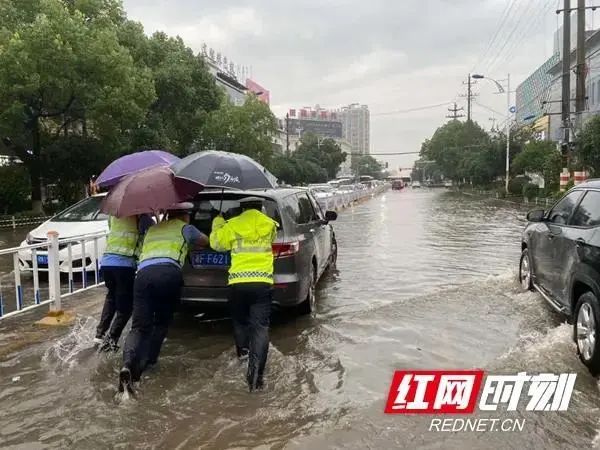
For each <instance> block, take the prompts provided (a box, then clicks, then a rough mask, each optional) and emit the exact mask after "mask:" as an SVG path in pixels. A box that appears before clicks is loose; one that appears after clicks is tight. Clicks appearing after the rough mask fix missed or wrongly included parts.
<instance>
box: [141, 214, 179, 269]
mask: <svg viewBox="0 0 600 450" xmlns="http://www.w3.org/2000/svg"><path fill="white" fill-rule="evenodd" d="M186 225H187V224H186V223H185V222H184V221H183V220H179V219H172V220H167V221H166V222H160V223H159V224H157V225H153V226H151V227H150V228H149V229H148V232H147V233H146V237H145V238H144V245H143V246H142V254H141V256H140V262H143V261H145V260H147V259H151V258H170V259H172V260H174V261H177V262H178V263H179V265H180V266H182V267H183V265H184V264H185V258H186V257H187V253H188V245H187V243H186V241H185V238H184V237H183V227H184V226H186Z"/></svg>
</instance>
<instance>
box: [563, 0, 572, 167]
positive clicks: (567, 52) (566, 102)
mask: <svg viewBox="0 0 600 450" xmlns="http://www.w3.org/2000/svg"><path fill="white" fill-rule="evenodd" d="M570 110H571V0H564V11H563V51H562V105H561V119H562V126H563V133H564V134H563V148H565V149H566V155H567V166H568V164H569V163H570V162H571V155H570V153H571V150H570V149H569V126H570Z"/></svg>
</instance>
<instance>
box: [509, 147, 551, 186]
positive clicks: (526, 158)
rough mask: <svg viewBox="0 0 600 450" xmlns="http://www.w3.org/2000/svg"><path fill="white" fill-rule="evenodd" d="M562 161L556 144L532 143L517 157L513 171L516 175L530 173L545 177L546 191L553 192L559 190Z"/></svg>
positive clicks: (513, 164)
mask: <svg viewBox="0 0 600 450" xmlns="http://www.w3.org/2000/svg"><path fill="white" fill-rule="evenodd" d="M561 160H562V157H561V154H560V152H559V151H558V150H557V149H556V144H555V143H553V142H549V141H531V142H528V143H527V144H525V147H524V150H523V151H522V152H521V153H519V154H518V155H517V156H516V157H515V159H514V161H513V163H512V171H513V173H515V174H524V173H525V172H529V173H536V174H539V175H541V176H543V177H544V181H545V184H546V190H547V191H549V192H552V191H554V190H556V189H557V188H558V184H559V177H560V169H561V165H562V164H561Z"/></svg>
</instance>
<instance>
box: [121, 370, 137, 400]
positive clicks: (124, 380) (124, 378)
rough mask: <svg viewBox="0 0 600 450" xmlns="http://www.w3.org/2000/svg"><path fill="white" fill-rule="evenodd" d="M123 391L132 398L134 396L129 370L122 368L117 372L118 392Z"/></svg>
mask: <svg viewBox="0 0 600 450" xmlns="http://www.w3.org/2000/svg"><path fill="white" fill-rule="evenodd" d="M125 391H127V392H128V393H129V394H131V395H132V396H135V391H134V390H133V377H132V375H131V370H129V368H127V367H123V368H122V369H121V371H120V372H119V392H125Z"/></svg>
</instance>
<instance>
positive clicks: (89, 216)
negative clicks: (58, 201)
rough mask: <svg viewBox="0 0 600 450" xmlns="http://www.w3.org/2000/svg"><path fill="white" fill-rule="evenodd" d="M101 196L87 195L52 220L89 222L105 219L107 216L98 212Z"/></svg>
mask: <svg viewBox="0 0 600 450" xmlns="http://www.w3.org/2000/svg"><path fill="white" fill-rule="evenodd" d="M102 198H103V197H89V198H86V199H85V200H82V201H80V202H79V203H76V204H75V205H73V206H71V207H69V208H67V209H65V210H64V211H62V212H60V213H58V214H57V215H56V216H54V217H53V218H52V221H53V222H91V221H93V220H107V219H108V216H107V215H106V214H104V213H101V212H100V203H102Z"/></svg>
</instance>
